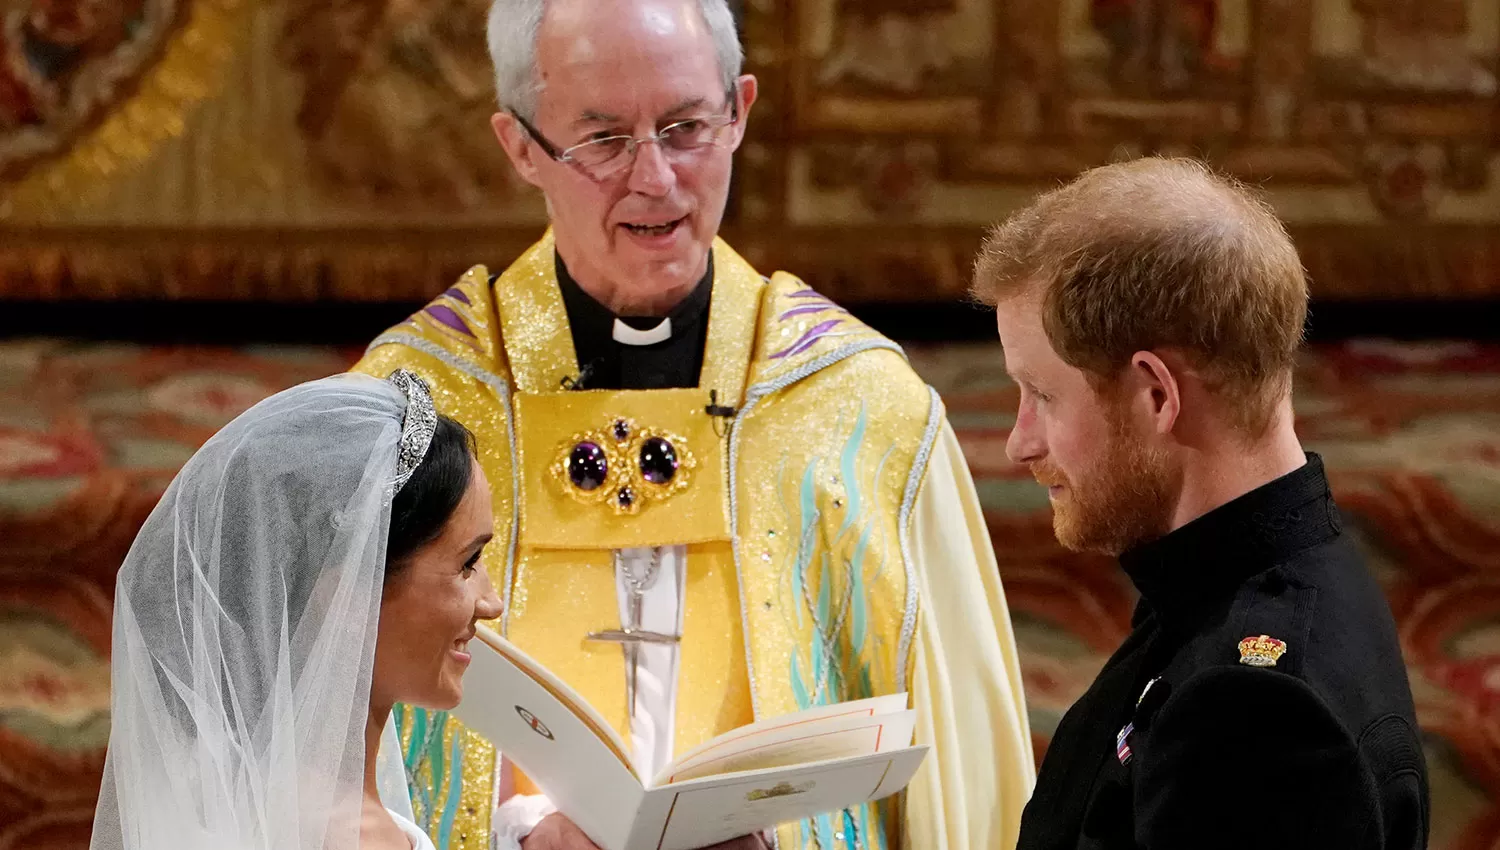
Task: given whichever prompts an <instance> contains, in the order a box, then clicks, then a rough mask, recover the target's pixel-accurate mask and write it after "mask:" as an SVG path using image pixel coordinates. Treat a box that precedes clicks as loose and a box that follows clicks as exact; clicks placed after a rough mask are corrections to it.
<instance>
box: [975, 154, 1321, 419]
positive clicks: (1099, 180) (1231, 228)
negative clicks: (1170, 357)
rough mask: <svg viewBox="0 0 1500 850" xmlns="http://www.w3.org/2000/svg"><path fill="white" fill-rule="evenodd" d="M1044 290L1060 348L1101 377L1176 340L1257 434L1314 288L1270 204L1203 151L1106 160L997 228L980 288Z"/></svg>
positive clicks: (1283, 389) (1283, 387)
mask: <svg viewBox="0 0 1500 850" xmlns="http://www.w3.org/2000/svg"><path fill="white" fill-rule="evenodd" d="M1036 288H1040V289H1041V290H1042V293H1041V294H1042V305H1043V306H1042V322H1043V326H1044V328H1045V329H1046V332H1047V337H1048V339H1049V340H1050V341H1051V343H1052V347H1053V348H1054V349H1055V350H1056V351H1057V353H1058V356H1060V357H1061V358H1062V359H1063V361H1064V362H1066V363H1068V364H1069V365H1071V366H1073V367H1075V368H1078V369H1082V370H1083V371H1084V372H1086V373H1088V374H1089V376H1090V378H1091V379H1092V380H1093V381H1094V383H1095V384H1096V385H1099V386H1102V385H1104V384H1107V383H1110V382H1112V381H1113V379H1114V378H1116V377H1117V376H1118V375H1119V374H1120V371H1121V370H1122V369H1124V368H1125V367H1126V366H1127V365H1128V364H1129V362H1130V357H1131V355H1133V354H1134V353H1135V352H1137V351H1151V350H1160V349H1174V350H1177V351H1179V352H1181V353H1182V354H1183V355H1184V356H1186V357H1187V358H1188V360H1189V362H1190V363H1191V364H1192V366H1193V367H1194V368H1195V369H1197V370H1198V371H1199V372H1200V373H1201V374H1202V375H1203V377H1204V378H1205V379H1206V380H1207V382H1208V384H1209V387H1210V389H1211V390H1212V391H1213V392H1214V394H1215V396H1216V397H1217V398H1218V400H1219V402H1220V404H1221V406H1222V409H1223V412H1224V414H1225V415H1226V417H1227V418H1228V419H1229V420H1230V422H1231V424H1232V425H1234V426H1235V427H1236V428H1237V429H1240V430H1242V431H1244V432H1247V433H1248V434H1249V435H1250V436H1259V435H1261V434H1263V433H1265V431H1266V429H1267V428H1268V427H1269V426H1270V423H1271V421H1272V419H1273V417H1274V416H1275V414H1276V409H1277V406H1278V405H1279V404H1280V403H1281V401H1282V400H1283V399H1284V398H1285V397H1286V396H1287V395H1288V393H1290V391H1291V379H1292V368H1293V365H1294V363H1295V359H1296V354H1297V349H1298V347H1299V346H1300V344H1301V342H1302V327H1303V323H1304V322H1305V320H1306V317H1307V297H1308V287H1307V276H1306V274H1305V272H1304V271H1303V268H1302V263H1301V261H1300V260H1299V259H1298V256H1297V250H1296V248H1294V247H1293V246H1292V241H1291V239H1290V238H1289V237H1288V236H1287V233H1286V230H1285V228H1283V227H1282V225H1281V222H1280V221H1279V220H1278V219H1277V217H1276V214H1275V213H1274V212H1273V211H1272V210H1271V208H1270V206H1269V205H1267V204H1266V203H1265V202H1264V201H1262V200H1260V199H1259V198H1258V197H1256V196H1255V195H1254V194H1253V193H1252V192H1251V191H1250V190H1249V189H1247V188H1246V187H1245V186H1244V185H1242V184H1240V183H1238V182H1236V181H1234V180H1231V179H1228V178H1225V177H1222V176H1219V175H1216V174H1214V173H1213V172H1212V171H1210V170H1209V169H1208V168H1207V167H1205V166H1204V165H1203V164H1201V163H1199V162H1196V161H1194V160H1188V159H1162V158H1146V159H1138V160H1134V161H1131V162H1125V163H1117V164H1114V165H1107V166H1103V167H1100V168H1095V169H1093V170H1091V171H1087V172H1085V173H1084V174H1082V175H1081V176H1079V177H1078V178H1077V179H1076V180H1074V181H1073V182H1071V183H1068V184H1067V185H1065V186H1062V187H1060V188H1058V189H1054V190H1052V191H1050V192H1047V193H1045V194H1043V195H1041V196H1040V197H1038V198H1037V199H1036V200H1035V201H1033V202H1032V203H1031V204H1030V205H1029V206H1027V207H1026V208H1024V209H1022V210H1020V211H1019V212H1017V213H1015V214H1014V215H1012V216H1010V217H1009V218H1008V219H1006V220H1005V221H1004V222H1002V223H1001V224H999V225H998V226H996V227H995V228H994V229H993V230H992V231H991V232H990V234H989V236H988V238H987V239H986V240H985V242H984V246H983V247H982V248H981V249H980V253H979V257H978V260H977V261H976V263H975V267H974V287H973V290H972V294H973V295H974V297H975V298H977V299H978V300H979V301H981V302H983V303H985V304H989V305H994V304H997V303H999V302H1001V301H1005V300H1008V299H1010V298H1013V297H1015V296H1017V295H1021V294H1023V293H1028V292H1032V291H1034V290H1035V289H1036Z"/></svg>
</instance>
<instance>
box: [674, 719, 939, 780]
mask: <svg viewBox="0 0 1500 850" xmlns="http://www.w3.org/2000/svg"><path fill="white" fill-rule="evenodd" d="M916 725H917V713H916V712H915V711H911V710H906V711H901V712H899V713H896V714H886V715H876V716H874V717H870V716H867V715H863V714H855V715H852V716H844V717H825V718H823V719H821V720H812V721H808V722H806V723H799V724H796V725H791V726H784V727H782V728H779V729H771V730H766V731H764V732H761V733H758V734H756V735H754V736H752V737H750V738H748V739H746V740H744V741H738V742H736V746H732V747H724V748H721V749H711V750H707V751H705V752H703V753H700V754H699V755H698V756H697V757H695V758H693V759H691V760H688V761H685V762H681V763H679V764H678V766H677V767H676V768H674V769H673V770H672V773H670V774H666V775H663V776H658V777H656V781H654V782H653V783H652V787H660V786H663V785H668V784H672V783H678V782H686V781H688V780H691V779H697V778H699V777H702V776H722V775H724V774H728V773H737V772H741V771H746V770H763V769H765V768H771V767H783V766H788V765H796V764H808V763H812V762H820V761H826V760H828V759H835V758H848V757H851V756H863V755H873V754H875V753H881V752H888V751H890V750H894V749H899V748H901V747H906V746H910V744H911V740H912V733H913V732H914V731H915V730H916Z"/></svg>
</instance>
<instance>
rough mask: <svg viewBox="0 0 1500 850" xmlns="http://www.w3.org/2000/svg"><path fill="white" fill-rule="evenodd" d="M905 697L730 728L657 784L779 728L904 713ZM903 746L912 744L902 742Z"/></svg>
mask: <svg viewBox="0 0 1500 850" xmlns="http://www.w3.org/2000/svg"><path fill="white" fill-rule="evenodd" d="M906 702H907V699H906V694H905V693H899V694H890V695H888V696H882V697H870V698H868V699H860V700H851V701H849V702H838V703H833V704H831V705H820V706H816V707H814V708H809V709H807V710H805V711H799V712H796V713H794V714H783V715H781V716H780V717H772V718H769V719H767V720H761V721H757V722H755V723H751V724H750V725H748V726H741V727H739V728H738V729H731V730H729V731H728V732H725V733H724V734H723V735H720V736H719V737H717V738H714V739H712V740H709V741H706V742H704V743H702V744H699V745H698V746H696V747H694V748H692V749H691V750H688V751H687V752H685V753H683V754H682V755H680V756H678V757H677V758H676V759H675V760H674V761H673V762H672V763H671V764H669V765H667V766H666V767H664V768H662V769H661V772H660V773H658V774H657V776H656V777H655V779H656V780H657V781H656V782H653V784H654V785H655V784H661V783H662V782H663V781H665V779H664V778H665V777H669V776H671V775H672V774H673V773H674V772H675V771H677V770H678V769H679V768H681V767H683V766H685V765H687V764H690V763H696V762H698V761H700V760H701V758H700V757H701V756H704V755H705V754H710V753H711V754H713V755H714V756H719V755H723V754H725V753H727V752H732V751H735V750H743V749H748V748H751V747H755V746H757V745H759V744H760V743H762V741H761V736H763V735H765V734H766V733H774V732H776V731H778V730H780V729H784V728H788V727H792V726H799V725H803V724H808V723H811V722H813V721H816V720H824V719H827V718H836V717H856V716H857V717H876V716H878V715H882V714H897V713H900V712H902V711H905V710H906ZM903 743H908V744H909V743H911V741H909V740H908V741H905V742H903Z"/></svg>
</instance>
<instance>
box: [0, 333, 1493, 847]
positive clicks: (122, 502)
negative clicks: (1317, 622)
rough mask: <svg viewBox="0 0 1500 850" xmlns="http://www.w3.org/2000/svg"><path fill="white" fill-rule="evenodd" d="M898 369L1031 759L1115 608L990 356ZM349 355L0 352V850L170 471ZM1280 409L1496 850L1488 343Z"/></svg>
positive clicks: (1119, 622) (1326, 362)
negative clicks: (1004, 658) (1070, 527)
mask: <svg viewBox="0 0 1500 850" xmlns="http://www.w3.org/2000/svg"><path fill="white" fill-rule="evenodd" d="M909 353H910V355H911V357H912V360H913V362H914V364H915V365H916V366H917V369H918V370H919V371H920V372H921V373H922V374H923V375H924V376H925V377H926V378H927V379H928V380H929V381H930V382H931V383H932V384H933V385H934V386H936V387H937V388H938V389H939V390H940V391H941V392H942V393H943V395H944V398H945V399H946V401H947V403H948V406H949V413H950V416H951V418H952V419H953V422H954V425H955V427H956V428H957V429H958V431H959V435H960V438H961V439H962V441H963V443H964V447H965V450H966V452H967V455H968V458H969V462H970V465H971V466H972V468H973V470H974V474H975V477H976V479H977V480H978V484H979V488H980V495H981V498H982V500H983V502H984V505H985V508H986V512H987V515H988V517H989V522H990V528H991V531H992V533H993V536H994V540H995V548H996V550H997V553H998V555H999V557H1000V561H1001V570H1002V573H1003V575H1004V578H1005V582H1006V590H1007V593H1008V594H1009V599H1010V605H1011V611H1012V614H1013V616H1014V619H1015V625H1016V629H1017V634H1018V639H1019V641H1020V646H1021V653H1022V661H1023V665H1024V670H1025V678H1026V688H1027V698H1028V700H1029V702H1030V710H1031V718H1032V724H1033V729H1034V732H1035V738H1036V745H1037V748H1038V751H1039V752H1040V751H1041V750H1043V749H1044V748H1045V746H1046V741H1047V738H1048V736H1049V735H1050V733H1051V730H1052V729H1053V728H1054V727H1055V725H1056V722H1057V719H1058V717H1059V716H1060V715H1061V713H1062V711H1063V710H1065V709H1066V707H1067V705H1068V704H1069V702H1070V701H1071V700H1073V699H1074V698H1075V697H1076V696H1077V695H1078V694H1079V693H1081V692H1082V690H1083V689H1084V687H1085V686H1086V685H1087V683H1088V682H1089V681H1090V680H1091V679H1092V677H1093V675H1094V674H1095V672H1096V671H1097V670H1098V668H1099V667H1100V665H1101V664H1102V663H1103V662H1104V659H1105V658H1106V657H1107V656H1108V654H1109V652H1110V651H1111V650H1112V649H1113V648H1114V646H1115V645H1116V644H1117V643H1118V642H1119V641H1120V640H1121V638H1122V637H1123V636H1124V635H1125V633H1126V631H1127V627H1128V617H1129V612H1130V609H1131V605H1132V604H1133V602H1134V598H1133V592H1132V590H1131V589H1130V586H1129V584H1128V583H1127V582H1126V581H1125V580H1124V578H1123V576H1122V575H1121V574H1120V573H1119V572H1118V571H1117V570H1116V569H1115V568H1114V566H1113V565H1112V564H1111V563H1110V562H1109V561H1108V560H1105V559H1098V558H1089V557H1078V556H1075V555H1070V554H1068V553H1065V552H1063V551H1062V550H1061V549H1059V548H1058V546H1057V544H1056V542H1055V541H1054V540H1053V538H1052V533H1051V526H1050V520H1049V517H1048V514H1047V510H1048V509H1047V503H1046V497H1045V494H1044V493H1043V492H1042V491H1041V489H1040V488H1039V487H1037V486H1036V485H1035V484H1034V483H1032V482H1031V480H1030V478H1029V476H1028V475H1027V474H1026V473H1025V472H1024V471H1023V470H1019V469H1017V468H1015V467H1013V466H1012V465H1011V464H1010V463H1009V462H1008V461H1007V460H1006V458H1005V452H1004V443H1005V436H1006V431H1007V428H1008V425H1009V420H1008V418H1007V412H1008V411H1011V410H1014V405H1015V391H1014V388H1013V386H1012V385H1011V384H1010V382H1009V381H1008V380H1007V379H1006V377H1005V375H1004V371H1003V364H1002V362H1001V359H1000V356H999V350H998V348H996V347H994V346H993V345H967V344H966V345H950V346H930V347H914V348H912V349H911V350H910V352H909ZM356 354H357V352H356V351H354V350H351V349H329V348H296V347H277V348H235V349H228V348H192V347H137V346H129V345H106V344H97V343H92V344H74V343H67V342H62V341H57V340H33V341H19V342H4V343H0V850H12V849H13V848H14V850H20V848H25V850H63V848H67V850H75V848H76V849H77V850H81V849H82V848H85V847H87V845H88V838H89V823H90V820H91V818H92V815H93V808H94V797H95V794H96V792H97V789H98V782H99V774H100V770H101V768H102V766H103V759H104V745H105V742H106V740H107V737H108V722H109V721H108V708H109V664H108V651H109V616H110V592H111V589H112V586H113V574H114V571H115V570H116V569H117V568H118V566H119V563H120V561H121V558H122V557H123V555H124V553H125V551H126V549H127V548H128V547H129V545H130V542H131V539H132V538H133V536H134V534H135V531H136V529H137V528H138V527H139V525H140V523H141V522H142V520H143V519H144V518H145V516H146V514H147V513H148V512H149V511H150V510H151V508H152V506H153V505H154V503H155V501H156V499H157V498H158V497H159V496H160V494H161V492H162V489H163V488H164V487H165V486H166V484H167V482H168V481H169V480H170V479H171V477H172V475H173V474H175V472H176V470H177V468H178V467H179V466H180V465H181V464H182V462H183V461H184V460H185V459H186V458H187V457H188V456H189V455H190V454H191V453H192V451H193V450H194V448H195V447H197V446H198V445H199V444H200V443H202V442H203V441H204V440H205V439H207V438H208V436H209V435H210V434H212V433H213V432H214V430H215V429H217V428H218V427H220V426H222V425H223V424H224V423H225V422H227V421H228V420H229V419H231V418H232V417H233V416H234V415H236V414H237V413H239V412H240V411H241V410H243V409H245V408H246V407H248V406H249V405H250V404H252V403H254V402H255V401H257V400H259V399H260V398H262V397H264V396H266V395H268V394H270V393H272V392H275V391H276V390H278V389H281V388H283V387H286V386H289V385H291V384H294V383H297V382H300V381H303V380H309V379H312V378H316V377H321V376H323V375H327V374H330V373H333V372H336V371H339V370H341V369H343V368H344V367H345V366H346V365H347V364H348V363H350V362H352V360H353V358H354V357H355V356H356ZM1297 405H1298V412H1299V415H1300V417H1301V422H1300V429H1301V432H1302V434H1303V437H1304V440H1305V441H1306V443H1307V444H1308V446H1309V447H1310V448H1312V449H1315V450H1317V451H1320V452H1322V453H1323V455H1324V457H1325V459H1326V460H1327V463H1328V467H1329V469H1330V472H1331V474H1332V478H1333V484H1334V490H1335V493H1336V495H1337V497H1338V500H1339V503H1340V505H1341V506H1342V508H1343V509H1344V512H1345V514H1346V518H1347V519H1348V521H1347V522H1346V523H1345V527H1346V528H1348V529H1352V530H1353V532H1354V533H1355V534H1357V535H1358V537H1359V539H1360V541H1361V544H1362V545H1363V546H1364V548H1365V550H1366V551H1367V553H1368V555H1369V558H1370V562H1371V564H1372V565H1373V567H1374V569H1376V570H1377V571H1378V574H1379V576H1380V577H1381V579H1382V581H1383V582H1384V583H1385V586H1386V588H1387V591H1388V596H1389V599H1390V602H1391V606H1392V609H1393V610H1394V611H1395V613H1396V617H1397V619H1398V621H1399V623H1400V627H1401V638H1402V649H1403V652H1404V654H1405V657H1406V660H1407V663H1408V665H1409V667H1410V670H1411V676H1412V685H1413V690H1414V691H1415V693H1416V696H1417V702H1418V714H1419V717H1420V719H1421V723H1422V726H1423V729H1424V730H1425V733H1426V742H1427V756H1428V760H1429V765H1430V768H1431V774H1432V789H1433V797H1434V805H1433V812H1434V824H1433V835H1432V839H1433V840H1432V847H1434V848H1436V850H1492V849H1493V848H1496V847H1500V346H1486V345H1475V344H1468V343H1459V342H1455V343H1421V344H1415V343H1404V344H1399V345H1398V344H1394V343H1383V342H1378V341H1364V342H1350V343H1342V344H1339V345H1336V346H1322V347H1317V348H1314V349H1312V350H1310V351H1309V352H1308V353H1307V355H1306V356H1305V358H1304V362H1303V365H1302V368H1301V373H1300V376H1299V381H1298V400H1297Z"/></svg>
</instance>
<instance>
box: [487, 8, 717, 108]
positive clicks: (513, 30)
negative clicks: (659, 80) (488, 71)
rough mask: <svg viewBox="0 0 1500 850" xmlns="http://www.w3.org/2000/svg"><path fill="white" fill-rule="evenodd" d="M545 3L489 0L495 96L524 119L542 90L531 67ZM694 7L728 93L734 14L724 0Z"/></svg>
mask: <svg viewBox="0 0 1500 850" xmlns="http://www.w3.org/2000/svg"><path fill="white" fill-rule="evenodd" d="M546 8H547V0H494V3H492V4H490V18H489V26H488V35H489V45H490V62H491V64H493V65H494V68H495V98H496V100H498V101H499V103H500V108H501V109H509V110H514V111H515V112H517V113H519V114H520V116H521V117H522V118H525V119H527V120H531V119H533V118H535V117H536V102H537V96H538V95H540V94H541V91H542V84H541V79H540V75H539V74H538V73H537V68H536V38H537V33H538V31H540V30H541V28H542V14H543V13H544V12H545V11H546ZM698 8H699V10H700V11H702V12H703V20H704V22H705V23H707V24H708V33H709V36H710V37H712V38H713V42H714V52H715V53H717V54H718V57H719V74H720V76H721V77H723V81H724V91H726V92H727V91H729V88H730V86H732V85H734V81H735V80H736V79H737V78H738V77H739V75H740V68H741V67H742V66H743V64H744V61H745V53H744V49H743V48H741V47H740V37H739V33H738V32H736V31H735V27H734V13H733V12H732V11H730V9H729V3H728V0H698Z"/></svg>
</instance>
